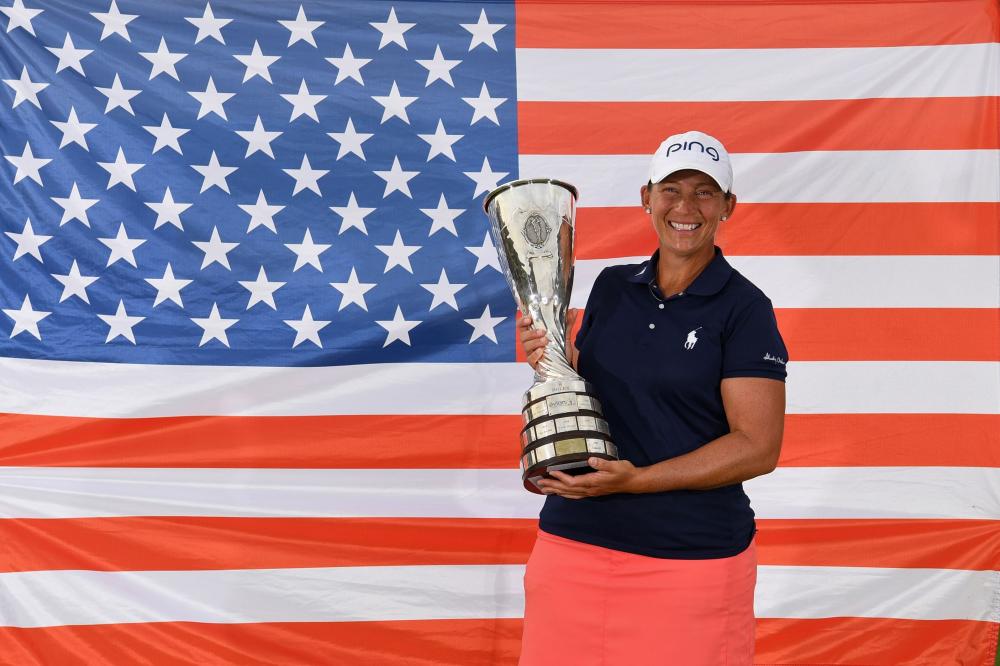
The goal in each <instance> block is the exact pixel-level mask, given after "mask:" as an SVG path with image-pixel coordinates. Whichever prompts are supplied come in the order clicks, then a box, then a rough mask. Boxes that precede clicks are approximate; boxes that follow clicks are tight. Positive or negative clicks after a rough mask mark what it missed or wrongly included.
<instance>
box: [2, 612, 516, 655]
mask: <svg viewBox="0 0 1000 666" xmlns="http://www.w3.org/2000/svg"><path fill="white" fill-rule="evenodd" d="M520 646H521V620H520V619H473V620H412V621H395V622H390V621H386V622H273V623H262V624H201V623H196V622H158V623H146V624H138V623H137V624H110V625H91V626H66V627H45V628H38V629H16V628H11V627H2V628H0V660H2V663H3V664H4V665H5V666H38V665H39V664H51V665H53V666H55V665H61V664H150V665H160V664H162V665H163V666H176V665H177V664H219V665H221V664H240V665H241V666H274V665H275V664H281V666H298V665H301V666H316V665H317V664H350V665H351V666H385V665H386V664H393V665H398V666H439V665H441V664H456V665H457V664H463V665H465V664H482V665H484V666H485V665H486V664H510V665H511V666H513V665H514V664H515V663H516V662H517V654H518V651H519V650H520Z"/></svg>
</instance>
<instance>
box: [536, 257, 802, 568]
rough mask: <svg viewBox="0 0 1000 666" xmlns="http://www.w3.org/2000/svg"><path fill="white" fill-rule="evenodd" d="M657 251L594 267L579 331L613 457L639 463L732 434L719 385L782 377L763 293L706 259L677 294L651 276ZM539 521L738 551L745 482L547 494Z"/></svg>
mask: <svg viewBox="0 0 1000 666" xmlns="http://www.w3.org/2000/svg"><path fill="white" fill-rule="evenodd" d="M658 257H659V251H657V253H656V254H653V256H652V258H651V259H649V260H648V261H645V262H643V263H641V264H630V265H622V266H612V267H609V268H606V269H604V270H603V271H602V272H601V274H600V275H599V276H598V278H597V280H596V282H595V283H594V287H593V289H592V290H591V293H590V299H589V300H588V302H587V307H586V310H585V311H584V318H583V323H582V325H581V328H580V333H579V334H578V335H577V338H576V345H577V347H578V349H579V350H580V355H579V362H578V365H579V372H580V374H581V375H582V376H583V377H584V378H585V379H586V380H587V381H589V382H591V383H592V384H593V385H594V388H595V390H596V392H597V395H598V398H599V399H600V401H601V405H602V406H603V409H604V417H605V419H607V421H608V425H609V426H610V429H611V437H612V439H613V440H614V442H615V444H617V446H618V451H619V455H620V456H621V457H622V458H623V459H626V460H629V461H631V462H632V463H633V464H635V465H636V466H637V467H644V466H647V465H652V464H654V463H657V462H660V461H661V460H667V459H668V458H673V457H675V456H679V455H682V454H684V453H688V452H689V451H693V450H694V449H697V448H698V447H700V446H702V445H704V444H706V443H708V442H710V441H712V440H714V439H717V438H719V437H721V436H723V435H725V434H727V433H728V432H729V424H728V422H727V420H726V413H725V409H724V408H723V405H722V393H721V386H720V383H721V381H722V380H723V379H724V378H727V377H767V378H770V379H777V380H781V381H784V379H785V363H786V361H787V359H788V353H787V351H786V350H785V344H784V342H783V341H782V339H781V334H780V333H779V332H778V326H777V323H776V321H775V318H774V309H773V307H772V306H771V301H770V300H769V299H768V298H767V296H765V295H764V293H763V292H762V291H761V290H760V289H758V288H757V287H756V286H754V285H753V283H751V282H750V281H749V280H748V279H746V278H745V277H743V276H742V275H741V274H740V273H739V272H737V271H736V270H734V269H733V268H732V266H730V265H729V262H727V261H726V259H725V258H724V257H723V256H722V251H721V250H720V249H719V248H715V257H714V258H713V259H712V261H711V262H710V263H709V264H708V266H707V267H706V268H705V269H704V270H703V271H702V272H701V274H699V275H698V277H697V278H695V280H694V282H692V283H691V285H690V286H689V287H688V288H687V289H686V290H685V291H684V292H682V293H680V294H676V295H673V296H671V297H669V298H665V297H664V296H663V295H662V294H661V293H660V292H659V289H658V288H657V286H656V268H657V261H658ZM539 526H540V527H541V529H542V530H544V531H546V532H549V533H551V534H555V535H558V536H562V537H566V538H568V539H574V540H577V541H582V542H585V543H590V544H594V545H597V546H603V547H606V548H612V549H615V550H622V551H626V552H630V553H638V554H640V555H649V556H652V557H669V558H680V559H709V558H717V557H730V556H732V555H736V554H738V553H740V552H742V551H743V550H744V549H745V548H746V547H747V546H748V545H749V544H750V540H751V539H752V538H753V535H754V530H755V526H754V514H753V510H752V509H751V508H750V500H749V499H748V498H747V496H746V493H744V492H743V486H742V484H739V483H737V484H733V485H730V486H726V487H723V488H716V489H712V490H674V491H668V492H659V493H641V494H615V495H604V496H601V497H591V498H584V499H579V500H571V499H566V498H563V497H559V496H558V495H549V496H547V497H546V499H545V506H544V507H543V508H542V513H541V519H540V522H539Z"/></svg>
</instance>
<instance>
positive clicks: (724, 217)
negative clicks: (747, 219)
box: [719, 215, 729, 222]
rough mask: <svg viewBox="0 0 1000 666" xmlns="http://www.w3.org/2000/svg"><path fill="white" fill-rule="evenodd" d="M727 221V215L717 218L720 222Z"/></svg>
mask: <svg viewBox="0 0 1000 666" xmlns="http://www.w3.org/2000/svg"><path fill="white" fill-rule="evenodd" d="M728 219H729V216H728V215H723V216H722V217H720V218H719V220H720V221H721V222H725V221H726V220H728Z"/></svg>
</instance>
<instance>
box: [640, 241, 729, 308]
mask: <svg viewBox="0 0 1000 666" xmlns="http://www.w3.org/2000/svg"><path fill="white" fill-rule="evenodd" d="M659 261H660V250H659V248H657V250H656V252H654V253H653V256H652V257H650V258H649V259H647V260H646V261H644V262H643V263H642V264H640V265H639V271H638V272H636V273H635V274H633V275H631V276H629V278H628V281H629V282H635V283H637V284H651V283H655V282H656V267H657V266H658V265H659ZM732 274H733V267H732V266H730V265H729V262H728V261H726V258H725V257H724V256H723V255H722V249H721V248H720V247H719V246H715V256H714V257H712V261H710V262H709V263H708V266H705V269H704V270H703V271H702V272H701V273H700V274H699V275H698V277H696V278H695V279H694V282H692V283H691V285H690V286H688V288H687V289H685V290H684V291H685V292H686V293H688V294H694V295H696V296H712V295H714V294H717V293H719V292H720V291H721V290H722V288H723V287H724V286H726V282H728V281H729V276H730V275H732Z"/></svg>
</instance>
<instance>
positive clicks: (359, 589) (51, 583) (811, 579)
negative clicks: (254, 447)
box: [0, 564, 997, 627]
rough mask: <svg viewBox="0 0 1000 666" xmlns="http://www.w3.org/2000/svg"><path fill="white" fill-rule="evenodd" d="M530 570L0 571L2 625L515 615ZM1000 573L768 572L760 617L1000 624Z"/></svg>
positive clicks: (759, 599) (762, 576)
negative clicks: (996, 605)
mask: <svg viewBox="0 0 1000 666" xmlns="http://www.w3.org/2000/svg"><path fill="white" fill-rule="evenodd" d="M523 576H524V566H523V565H518V564H507V565H455V566H430V565H428V566H399V567H337V568H300V569H241V570H213V571H121V572H118V571H116V572H103V571H31V572H16V573H4V574H0V625H2V626H14V627H46V626H60V625H94V624H126V623H135V622H205V623H212V624H219V623H225V624H239V623H248V622H352V621H379V620H382V621H389V620H428V619H461V618H517V617H521V616H522V615H523V613H524V597H523V588H522V578H523ZM995 587H996V572H991V571H961V570H947V569H884V568H868V567H787V566H761V567H760V568H759V571H758V582H757V593H756V600H755V610H756V613H757V616H758V617H795V618H822V617H844V616H848V617H885V618H897V619H914V620H977V621H992V622H996V621H997V617H996V612H995V611H994V610H991V607H990V602H991V600H992V596H993V592H994V589H995Z"/></svg>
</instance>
